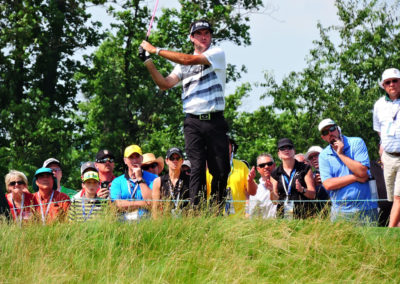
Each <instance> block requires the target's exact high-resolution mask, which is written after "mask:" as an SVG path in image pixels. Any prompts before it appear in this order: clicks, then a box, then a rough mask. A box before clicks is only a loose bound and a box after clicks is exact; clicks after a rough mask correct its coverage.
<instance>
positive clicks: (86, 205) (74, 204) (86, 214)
mask: <svg viewBox="0 0 400 284" xmlns="http://www.w3.org/2000/svg"><path fill="white" fill-rule="evenodd" d="M99 185H100V179H99V174H98V173H97V171H93V170H88V171H85V172H84V173H83V175H82V190H81V191H80V192H78V193H77V194H76V195H75V196H74V197H73V199H72V201H71V207H70V209H69V213H68V217H69V220H70V221H76V222H85V221H87V220H92V219H95V218H96V217H98V216H99V215H100V214H101V213H102V211H103V209H104V205H105V203H104V202H102V201H101V200H99V199H98V196H97V190H98V189H99Z"/></svg>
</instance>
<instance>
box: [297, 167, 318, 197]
mask: <svg viewBox="0 0 400 284" xmlns="http://www.w3.org/2000/svg"><path fill="white" fill-rule="evenodd" d="M296 181H297V180H296ZM304 181H305V182H306V185H307V188H306V189H305V191H306V192H305V193H304V196H305V197H307V198H309V199H315V195H316V192H315V186H314V179H313V174H312V171H311V169H310V170H309V171H308V172H307V174H306V176H305V177H304ZM296 186H297V184H296Z"/></svg>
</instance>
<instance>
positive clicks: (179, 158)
mask: <svg viewBox="0 0 400 284" xmlns="http://www.w3.org/2000/svg"><path fill="white" fill-rule="evenodd" d="M181 159H182V158H181V157H170V158H168V160H170V161H172V162H173V161H180V160H181Z"/></svg>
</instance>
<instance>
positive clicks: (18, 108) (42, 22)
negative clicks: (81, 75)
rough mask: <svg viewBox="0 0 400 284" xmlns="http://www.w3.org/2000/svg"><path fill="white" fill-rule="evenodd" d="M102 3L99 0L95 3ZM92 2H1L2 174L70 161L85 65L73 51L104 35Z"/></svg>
mask: <svg viewBox="0 0 400 284" xmlns="http://www.w3.org/2000/svg"><path fill="white" fill-rule="evenodd" d="M93 2H96V3H99V2H101V1H93ZM88 3H89V2H88V1H84V0H75V1H62V0H48V1H39V0H29V1H20V0H8V1H5V2H2V3H1V4H0V8H1V9H0V107H1V112H0V143H1V144H0V165H1V166H0V167H1V168H0V172H1V173H2V174H5V172H6V171H7V170H8V169H9V168H17V169H19V170H22V171H24V172H26V173H27V174H28V176H29V175H30V174H31V173H32V172H34V170H35V169H36V168H38V167H40V166H41V164H42V162H43V161H44V160H45V159H46V158H48V157H49V156H56V157H58V158H59V159H61V160H64V161H66V163H65V165H66V167H65V171H66V172H67V173H68V172H69V167H68V161H69V159H68V155H69V154H70V152H71V149H72V148H71V145H72V143H73V137H74V132H75V131H76V130H77V128H76V126H75V125H74V123H73V122H72V120H71V117H72V115H73V113H74V112H75V111H76V110H77V104H76V101H75V97H76V95H77V92H78V86H77V84H76V81H75V80H73V77H74V74H75V72H76V71H77V70H80V69H81V68H82V66H81V64H80V62H79V61H77V60H73V59H72V55H73V54H74V53H75V52H76V51H78V50H80V49H84V48H86V47H89V46H96V45H98V44H99V41H100V40H101V38H102V35H101V33H98V31H97V29H98V27H99V26H100V23H98V22H97V23H94V22H89V19H90V15H89V14H88V13H87V12H86V8H87V4H88Z"/></svg>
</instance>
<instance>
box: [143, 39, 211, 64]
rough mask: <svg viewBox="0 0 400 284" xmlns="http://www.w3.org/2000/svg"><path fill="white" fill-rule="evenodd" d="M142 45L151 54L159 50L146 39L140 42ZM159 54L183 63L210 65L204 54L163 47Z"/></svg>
mask: <svg viewBox="0 0 400 284" xmlns="http://www.w3.org/2000/svg"><path fill="white" fill-rule="evenodd" d="M140 46H141V47H143V49H144V50H146V51H147V52H149V53H151V54H155V53H156V52H157V48H156V47H155V46H153V45H151V44H150V43H149V42H147V41H145V40H144V41H143V42H142V43H141V44H140ZM158 55H159V56H162V57H164V58H165V59H168V60H170V61H172V62H175V63H178V64H181V65H198V64H202V65H210V62H209V61H208V59H207V57H205V56H204V55H203V54H196V55H194V54H186V53H181V52H176V51H171V50H165V49H161V50H160V52H159V53H158Z"/></svg>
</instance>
